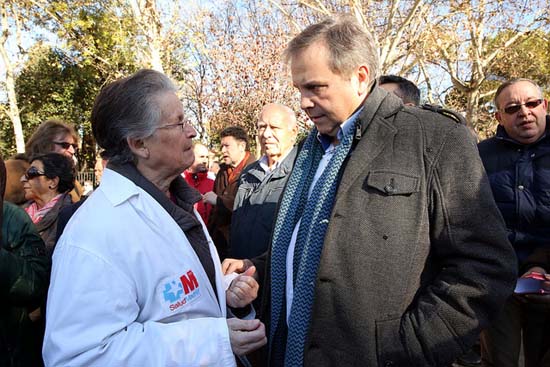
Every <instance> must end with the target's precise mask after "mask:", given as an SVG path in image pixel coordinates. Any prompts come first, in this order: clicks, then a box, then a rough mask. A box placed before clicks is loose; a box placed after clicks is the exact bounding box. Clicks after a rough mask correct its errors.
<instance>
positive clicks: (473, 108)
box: [466, 88, 480, 127]
mask: <svg viewBox="0 0 550 367" xmlns="http://www.w3.org/2000/svg"><path fill="white" fill-rule="evenodd" d="M466 97H467V104H466V123H467V124H468V126H471V127H475V126H477V122H478V120H479V118H478V117H479V116H478V113H479V98H480V90H479V88H474V89H470V90H469V91H468V93H466Z"/></svg>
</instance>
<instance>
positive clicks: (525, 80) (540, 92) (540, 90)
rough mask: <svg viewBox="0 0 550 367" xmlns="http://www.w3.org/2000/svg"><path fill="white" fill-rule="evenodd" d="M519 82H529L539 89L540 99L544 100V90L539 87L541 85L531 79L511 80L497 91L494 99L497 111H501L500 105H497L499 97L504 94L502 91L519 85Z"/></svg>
mask: <svg viewBox="0 0 550 367" xmlns="http://www.w3.org/2000/svg"><path fill="white" fill-rule="evenodd" d="M519 82H528V83H531V84H533V85H534V86H535V87H537V90H538V91H539V96H540V98H542V89H541V88H540V87H539V85H538V84H537V83H535V82H534V81H533V80H531V79H527V78H515V79H510V80H507V81H505V82H504V83H502V84H501V85H500V86H499V87H498V89H497V91H496V92H495V98H494V99H493V103H494V104H495V107H496V109H497V110H498V109H499V106H498V103H497V98H498V96H500V94H501V93H502V91H503V90H504V89H506V88H508V87H509V86H511V85H512V84H516V83H519Z"/></svg>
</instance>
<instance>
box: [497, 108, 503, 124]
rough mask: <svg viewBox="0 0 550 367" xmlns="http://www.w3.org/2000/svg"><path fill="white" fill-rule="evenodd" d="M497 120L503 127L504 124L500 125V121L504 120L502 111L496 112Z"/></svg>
mask: <svg viewBox="0 0 550 367" xmlns="http://www.w3.org/2000/svg"><path fill="white" fill-rule="evenodd" d="M495 119H496V120H497V121H498V123H499V124H500V125H502V124H501V123H500V121H501V120H502V115H501V114H500V111H498V110H497V112H495Z"/></svg>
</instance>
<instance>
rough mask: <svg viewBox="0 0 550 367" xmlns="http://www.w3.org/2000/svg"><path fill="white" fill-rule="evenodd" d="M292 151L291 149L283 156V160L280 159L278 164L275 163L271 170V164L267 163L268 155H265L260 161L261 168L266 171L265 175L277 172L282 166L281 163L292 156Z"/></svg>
mask: <svg viewBox="0 0 550 367" xmlns="http://www.w3.org/2000/svg"><path fill="white" fill-rule="evenodd" d="M291 151H292V149H290V150H289V151H288V152H287V153H286V154H285V155H284V156H282V157H281V159H279V160H278V161H277V162H275V164H274V165H273V167H271V168H269V164H268V161H267V155H265V154H264V155H263V156H262V157H261V158H260V159H258V163H260V167H262V169H263V170H264V171H265V173H271V172H273V171H275V170H276V169H277V167H279V166H280V165H281V163H282V162H283V161H284V160H285V159H286V157H288V155H289V154H290V152H291Z"/></svg>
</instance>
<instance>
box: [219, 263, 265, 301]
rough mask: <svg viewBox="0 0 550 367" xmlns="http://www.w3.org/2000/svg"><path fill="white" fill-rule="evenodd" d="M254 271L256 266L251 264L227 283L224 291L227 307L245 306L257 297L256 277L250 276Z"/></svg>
mask: <svg viewBox="0 0 550 367" xmlns="http://www.w3.org/2000/svg"><path fill="white" fill-rule="evenodd" d="M255 272H256V267H255V266H252V267H250V268H248V269H247V270H246V271H245V272H244V273H243V274H241V275H239V276H238V277H236V278H235V279H233V281H232V282H231V285H229V288H228V289H227V290H226V291H225V298H226V302H227V304H228V305H229V307H233V308H242V307H245V306H247V305H249V304H250V303H252V301H254V300H255V299H256V297H258V289H259V288H260V286H259V285H258V282H257V281H256V279H254V278H253V277H252V275H253V274H254V273H255Z"/></svg>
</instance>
